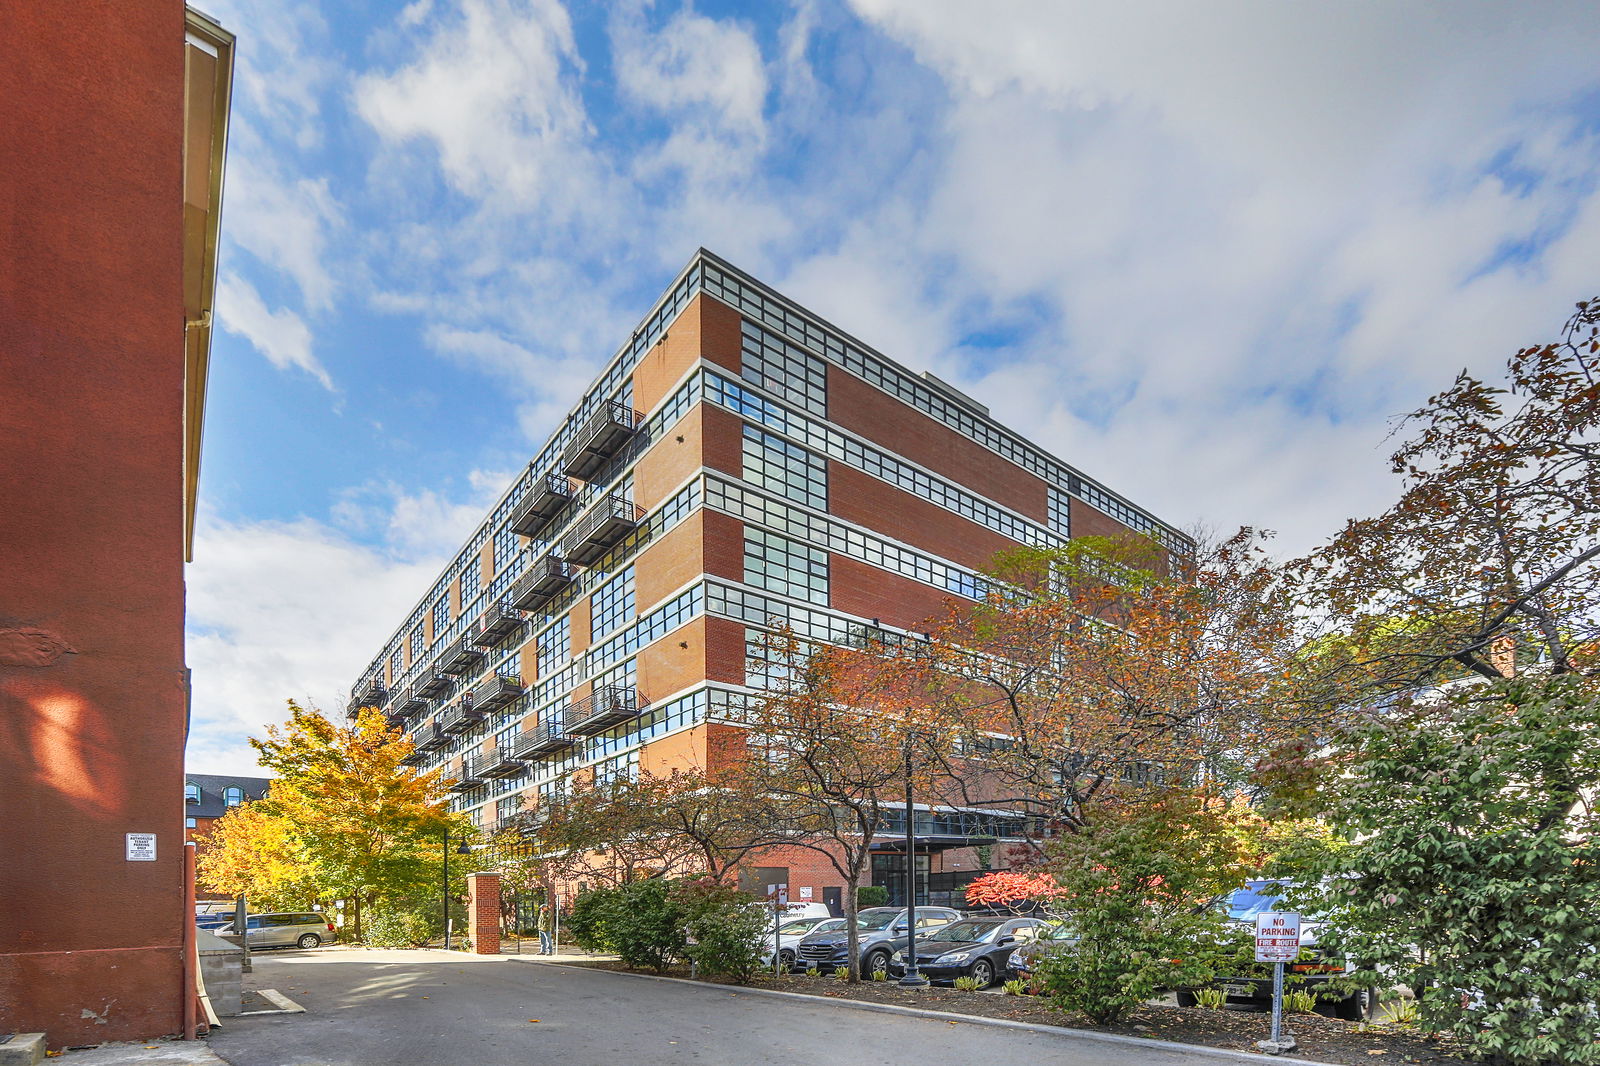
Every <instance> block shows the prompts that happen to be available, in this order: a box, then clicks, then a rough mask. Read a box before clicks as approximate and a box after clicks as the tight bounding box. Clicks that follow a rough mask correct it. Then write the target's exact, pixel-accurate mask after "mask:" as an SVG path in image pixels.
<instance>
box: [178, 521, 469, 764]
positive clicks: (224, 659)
mask: <svg viewBox="0 0 1600 1066" xmlns="http://www.w3.org/2000/svg"><path fill="white" fill-rule="evenodd" d="M446 558H447V556H443V555H438V554H435V555H426V554H424V555H415V556H408V557H403V558H396V557H394V556H391V555H390V554H388V553H386V552H382V551H378V550H375V549H373V548H370V547H367V546H364V545H362V544H359V543H357V542H356V541H353V540H351V539H349V538H348V537H346V536H344V535H343V534H341V533H339V532H337V531H335V530H333V529H331V528H329V527H328V526H326V525H323V524H322V523H319V522H316V521H313V520H310V519H301V520H298V521H294V522H226V521H222V520H219V519H217V518H215V517H214V516H203V517H202V521H201V524H200V527H199V529H198V531H197V533H196V536H195V561H194V563H193V564H192V565H191V566H190V567H189V571H188V575H187V576H188V588H189V600H188V602H189V626H188V628H189V638H188V660H189V668H190V671H191V676H192V684H193V708H194V711H193V721H192V723H191V730H190V744H189V750H188V753H187V757H186V762H187V765H188V766H189V768H190V769H191V770H193V771H195V772H197V773H206V772H211V773H230V772H239V773H248V772H250V768H251V767H252V766H253V763H254V754H253V752H252V751H251V750H250V749H249V747H248V746H247V745H246V744H245V743H244V737H246V736H253V737H260V736H261V735H262V732H263V727H264V726H265V725H267V724H268V723H272V722H281V721H282V720H283V719H284V717H285V711H284V701H285V700H287V699H295V700H300V701H309V702H311V703H314V704H316V705H318V706H319V707H321V708H322V710H323V711H324V712H326V713H328V714H330V715H340V714H342V713H343V711H344V706H343V703H342V700H343V699H344V698H345V696H346V695H347V694H348V691H349V688H350V685H351V684H352V683H353V682H354V681H355V679H356V677H357V675H359V674H360V672H361V671H362V670H363V669H364V668H365V667H366V665H367V663H368V662H370V661H371V658H372V656H373V654H374V653H375V652H376V651H377V650H379V649H380V648H382V646H383V642H384V640H385V639H387V638H388V636H389V634H390V633H391V632H392V631H393V629H394V627H395V625H396V622H397V620H398V619H401V618H403V617H404V616H405V614H406V612H408V611H409V610H410V609H411V607H412V605H413V604H414V603H415V602H416V600H417V598H418V597H419V596H420V595H421V594H422V592H423V591H425V590H426V589H427V588H428V585H429V583H430V582H431V581H432V580H433V578H434V577H435V575H437V573H438V571H439V568H440V567H441V565H442V564H443V563H444V561H445V559H446Z"/></svg>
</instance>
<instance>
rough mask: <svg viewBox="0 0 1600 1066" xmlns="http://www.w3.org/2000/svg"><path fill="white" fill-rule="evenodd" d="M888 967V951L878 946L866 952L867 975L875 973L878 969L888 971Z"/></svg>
mask: <svg viewBox="0 0 1600 1066" xmlns="http://www.w3.org/2000/svg"><path fill="white" fill-rule="evenodd" d="M888 969H889V953H888V952H887V951H884V950H883V949H882V948H879V949H878V950H877V951H869V952H867V973H868V974H869V975H870V974H874V973H877V972H878V971H879V970H883V971H885V972H888Z"/></svg>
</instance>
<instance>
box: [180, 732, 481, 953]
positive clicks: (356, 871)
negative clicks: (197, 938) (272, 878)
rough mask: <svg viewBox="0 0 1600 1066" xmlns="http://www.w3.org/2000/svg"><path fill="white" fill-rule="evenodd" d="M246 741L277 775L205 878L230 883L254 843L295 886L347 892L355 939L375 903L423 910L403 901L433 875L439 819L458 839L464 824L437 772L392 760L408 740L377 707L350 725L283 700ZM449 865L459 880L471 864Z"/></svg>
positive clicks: (335, 896) (321, 895) (219, 885)
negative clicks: (283, 718)
mask: <svg viewBox="0 0 1600 1066" xmlns="http://www.w3.org/2000/svg"><path fill="white" fill-rule="evenodd" d="M250 744H251V746H252V747H254V748H255V749H256V751H257V752H259V753H260V760H261V764H262V765H263V766H265V767H267V768H268V769H270V770H272V771H274V772H275V773H276V774H277V778H276V780H274V781H273V784H272V789H271V791H270V792H269V793H268V795H267V797H266V798H265V799H262V800H260V801H258V802H256V803H254V804H251V805H250V806H251V807H252V808H253V810H252V817H254V818H256V820H257V821H258V822H259V823H260V824H258V825H257V826H256V827H255V828H254V831H252V832H250V833H241V834H237V837H238V840H237V842H236V841H235V834H231V833H228V832H225V833H223V835H222V836H221V837H220V838H219V842H218V843H219V847H218V848H216V849H213V850H214V851H216V852H217V853H218V854H217V856H216V858H215V859H214V860H212V862H210V863H208V865H207V868H206V876H205V878H204V881H205V883H206V884H207V886H208V887H211V888H215V889H218V890H220V891H228V892H232V891H235V890H236V884H235V880H234V879H236V878H237V877H239V876H243V875H242V874H240V871H241V870H243V869H244V868H245V867H246V866H248V864H249V863H250V862H251V861H252V852H254V853H256V854H265V853H270V855H271V857H272V858H273V859H274V862H275V863H289V864H292V866H293V867H294V869H295V873H294V884H295V885H297V886H298V888H297V889H296V890H297V891H305V892H310V893H312V894H313V895H314V896H315V898H316V899H317V900H318V901H322V902H332V901H335V900H344V901H348V903H349V904H350V911H349V916H350V920H351V926H352V928H351V933H352V935H353V936H354V937H356V938H357V939H359V938H360V937H361V936H362V928H361V922H362V916H363V913H364V912H365V911H367V910H369V909H370V908H372V907H373V906H374V905H380V904H384V903H393V904H394V906H395V907H399V908H400V909H405V910H414V911H416V910H423V909H425V908H419V907H418V906H416V905H414V904H412V903H407V902H406V901H413V900H417V899H422V898H426V897H427V896H428V895H429V893H430V892H431V890H432V887H433V886H436V885H437V884H438V877H439V874H440V863H441V861H442V855H441V840H442V837H443V834H444V830H445V827H446V826H449V827H450V829H451V831H452V834H460V838H461V839H469V838H470V836H471V833H472V830H471V828H470V827H469V826H468V825H467V824H466V823H465V821H464V820H462V819H461V818H460V817H458V816H452V815H451V814H450V813H449V810H448V805H447V796H448V791H447V787H446V782H445V781H444V780H443V779H442V777H441V776H440V773H439V771H437V770H434V771H429V772H428V773H423V774H418V773H415V772H413V771H412V770H410V769H409V768H407V767H405V766H402V765H400V760H401V759H403V758H404V757H405V756H406V755H408V754H410V752H411V750H412V744H411V742H410V741H409V740H408V739H406V737H405V735H404V734H403V733H402V732H400V731H399V730H395V729H390V728H389V726H388V725H387V723H386V721H385V718H384V716H383V714H382V713H380V712H379V711H377V710H376V709H374V708H371V707H368V708H363V709H362V710H361V711H360V713H359V714H358V715H357V717H356V718H355V719H354V720H352V721H351V722H350V724H349V725H336V724H335V723H333V722H332V721H330V720H329V719H328V718H327V717H325V716H324V715H323V714H322V713H321V712H319V711H317V710H316V708H314V707H312V708H302V707H300V706H299V705H298V704H296V703H294V702H293V701H290V702H289V721H288V722H287V723H285V724H284V725H282V726H276V725H275V726H269V727H268V728H267V735H266V738H265V739H261V740H258V739H255V738H251V740H250ZM230 817H231V815H230ZM227 820H228V819H227V818H224V819H222V821H223V822H227ZM464 858H465V857H464V856H453V859H456V860H460V859H464ZM451 865H452V867H454V870H453V872H454V873H455V874H456V882H457V885H459V884H460V878H461V877H462V876H463V875H464V874H465V873H466V872H467V868H468V866H469V864H468V863H467V862H461V861H453V862H452V864H451ZM457 891H459V889H457ZM435 898H437V897H435Z"/></svg>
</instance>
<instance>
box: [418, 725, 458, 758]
mask: <svg viewBox="0 0 1600 1066" xmlns="http://www.w3.org/2000/svg"><path fill="white" fill-rule="evenodd" d="M412 740H413V741H414V742H415V743H416V745H417V750H418V751H438V750H439V749H440V748H442V747H444V746H445V745H446V744H447V743H449V741H450V738H449V737H448V736H446V735H445V732H444V730H442V729H440V728H439V723H438V722H437V721H433V722H425V723H423V725H422V727H421V728H420V729H418V730H417V735H416V736H415V737H413V738H412Z"/></svg>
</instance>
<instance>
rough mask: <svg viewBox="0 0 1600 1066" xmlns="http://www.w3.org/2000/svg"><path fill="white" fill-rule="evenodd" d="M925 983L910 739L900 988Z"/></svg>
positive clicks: (907, 761) (916, 986)
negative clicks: (920, 967)
mask: <svg viewBox="0 0 1600 1066" xmlns="http://www.w3.org/2000/svg"><path fill="white" fill-rule="evenodd" d="M927 983H928V980H927V978H925V977H923V976H922V974H921V973H919V972H918V970H917V819H916V813H915V812H914V811H913V810H912V807H911V738H910V737H909V736H908V737H907V738H906V972H905V976H903V977H901V978H900V987H902V988H921V987H923V986H924V985H926V984H927Z"/></svg>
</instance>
